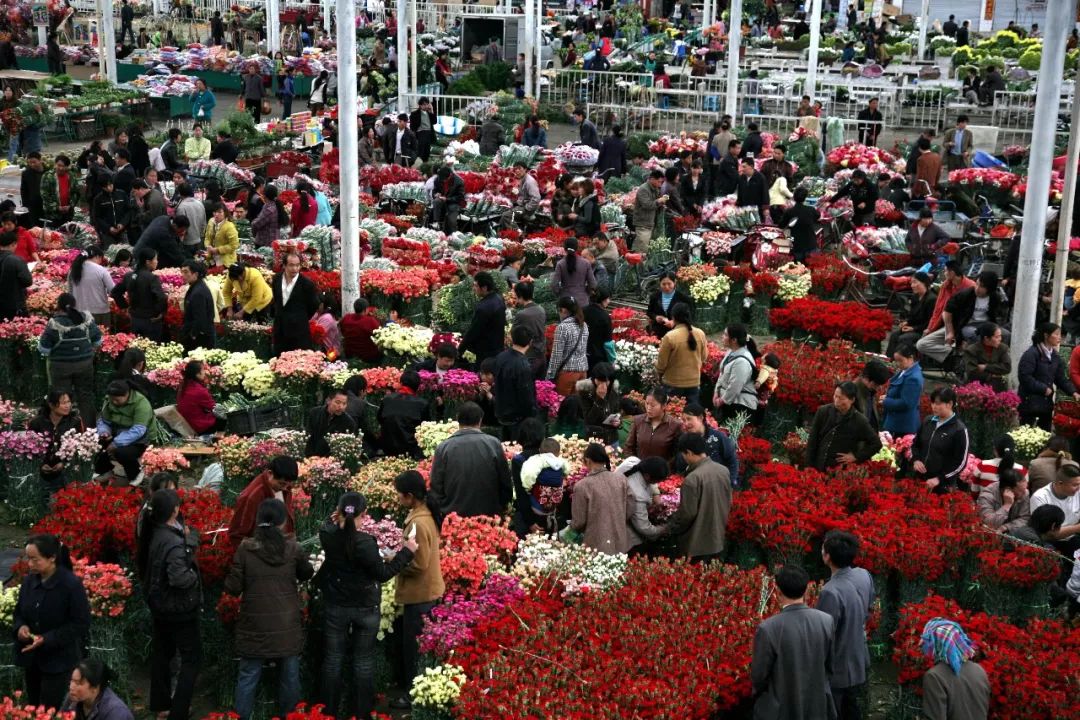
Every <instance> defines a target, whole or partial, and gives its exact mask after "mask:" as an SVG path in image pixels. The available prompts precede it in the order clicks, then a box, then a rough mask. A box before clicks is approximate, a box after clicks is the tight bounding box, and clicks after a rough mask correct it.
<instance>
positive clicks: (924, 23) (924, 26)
mask: <svg viewBox="0 0 1080 720" xmlns="http://www.w3.org/2000/svg"><path fill="white" fill-rule="evenodd" d="M929 29H930V0H922V14H921V15H920V16H919V59H920V60H925V59H926V31H927V30H929Z"/></svg>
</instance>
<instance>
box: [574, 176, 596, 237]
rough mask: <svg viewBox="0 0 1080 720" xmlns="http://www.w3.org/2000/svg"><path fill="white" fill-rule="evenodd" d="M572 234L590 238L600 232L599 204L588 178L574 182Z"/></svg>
mask: <svg viewBox="0 0 1080 720" xmlns="http://www.w3.org/2000/svg"><path fill="white" fill-rule="evenodd" d="M571 215H572V216H573V218H574V234H575V235H577V236H578V237H579V238H591V237H593V236H594V235H596V233H598V232H600V223H601V220H600V205H599V203H598V202H597V199H596V187H595V186H594V185H593V181H592V180H591V179H588V178H577V180H576V181H575V182H574V208H573V210H572V211H571Z"/></svg>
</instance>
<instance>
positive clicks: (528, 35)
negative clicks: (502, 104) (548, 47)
mask: <svg viewBox="0 0 1080 720" xmlns="http://www.w3.org/2000/svg"><path fill="white" fill-rule="evenodd" d="M535 1H536V0H525V43H524V47H522V48H521V51H522V52H523V53H525V77H524V78H523V79H524V81H525V95H526V97H536V91H535V90H534V89H533V77H534V76H535V74H536V68H535V66H534V63H533V40H534V39H535V38H536V30H535V28H534V25H535V24H536V13H535V12H534V11H533V3H534V2H535ZM514 66H515V67H517V63H516V62H515V65H514Z"/></svg>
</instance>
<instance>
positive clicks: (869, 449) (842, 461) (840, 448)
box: [806, 380, 881, 470]
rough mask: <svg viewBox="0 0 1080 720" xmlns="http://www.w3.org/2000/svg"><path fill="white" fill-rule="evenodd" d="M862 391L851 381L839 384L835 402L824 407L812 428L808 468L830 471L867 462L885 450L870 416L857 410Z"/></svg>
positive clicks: (807, 455)
mask: <svg viewBox="0 0 1080 720" xmlns="http://www.w3.org/2000/svg"><path fill="white" fill-rule="evenodd" d="M858 399H859V389H858V388H857V387H856V386H855V383H853V382H851V381H850V380H848V381H845V382H841V383H837V385H836V389H835V390H833V401H832V403H830V404H827V405H822V406H821V407H819V408H818V409H817V413H816V414H815V415H814V422H813V424H812V425H811V426H810V438H809V439H808V440H807V442H806V465H807V466H808V467H812V468H815V469H817V470H827V469H828V468H832V467H836V466H837V465H847V464H850V463H857V462H866V461H867V460H869V459H870V458H872V457H874V455H876V454H877V451H878V450H880V449H881V439H880V438H879V437H878V434H877V432H876V431H875V430H874V428H872V427H871V426H870V422H869V421H868V420H867V419H866V416H865V415H863V414H862V413H861V412H859V411H858V410H856V409H855V402H856V401H857V400H858Z"/></svg>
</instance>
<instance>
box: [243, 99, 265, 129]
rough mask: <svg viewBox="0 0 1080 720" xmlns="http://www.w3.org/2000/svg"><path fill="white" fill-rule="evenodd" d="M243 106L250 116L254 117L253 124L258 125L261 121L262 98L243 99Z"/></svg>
mask: <svg viewBox="0 0 1080 720" xmlns="http://www.w3.org/2000/svg"><path fill="white" fill-rule="evenodd" d="M244 107H245V108H246V109H247V111H248V112H249V113H251V115H252V117H254V118H255V124H256V125H258V124H259V123H260V122H262V100H246V99H245V100H244Z"/></svg>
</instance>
